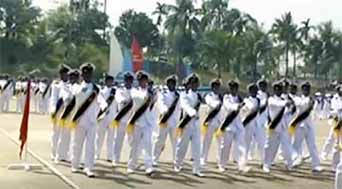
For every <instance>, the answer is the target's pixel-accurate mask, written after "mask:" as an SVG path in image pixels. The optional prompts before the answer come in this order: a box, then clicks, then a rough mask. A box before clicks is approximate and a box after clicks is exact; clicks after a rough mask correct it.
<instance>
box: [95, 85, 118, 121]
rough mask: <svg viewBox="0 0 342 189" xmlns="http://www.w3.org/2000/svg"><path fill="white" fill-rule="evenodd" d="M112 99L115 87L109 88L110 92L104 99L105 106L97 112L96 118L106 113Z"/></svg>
mask: <svg viewBox="0 0 342 189" xmlns="http://www.w3.org/2000/svg"><path fill="white" fill-rule="evenodd" d="M114 99H115V89H111V91H110V94H109V96H108V98H107V99H106V102H107V107H106V108H105V109H103V110H101V111H100V112H99V114H98V115H97V118H100V117H101V116H102V115H103V114H104V113H107V111H108V109H109V107H110V106H111V105H112V102H113V101H114Z"/></svg>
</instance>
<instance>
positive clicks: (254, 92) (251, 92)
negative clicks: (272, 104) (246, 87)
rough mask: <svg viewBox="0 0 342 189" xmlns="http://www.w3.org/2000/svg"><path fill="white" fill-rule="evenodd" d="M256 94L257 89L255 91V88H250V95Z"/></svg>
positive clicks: (254, 95)
mask: <svg viewBox="0 0 342 189" xmlns="http://www.w3.org/2000/svg"><path fill="white" fill-rule="evenodd" d="M257 94H258V91H257V90H256V89H252V90H251V91H250V95H251V96H252V97H256V96H257Z"/></svg>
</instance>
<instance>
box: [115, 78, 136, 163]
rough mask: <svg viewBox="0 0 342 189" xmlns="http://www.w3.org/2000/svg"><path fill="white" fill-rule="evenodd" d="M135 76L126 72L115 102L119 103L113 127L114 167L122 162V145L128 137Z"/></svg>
mask: <svg viewBox="0 0 342 189" xmlns="http://www.w3.org/2000/svg"><path fill="white" fill-rule="evenodd" d="M133 80H134V76H133V75H132V74H131V73H129V72H126V73H125V74H124V84H123V86H120V87H118V88H117V89H116V94H115V101H116V103H117V108H118V111H117V114H116V115H115V117H114V121H113V125H112V126H113V127H114V128H115V141H114V161H113V166H116V165H117V164H118V163H119V162H120V157H121V150H122V145H123V142H124V140H125V136H126V128H127V124H128V119H129V117H130V116H131V112H132V107H133V100H132V98H131V89H132V84H133Z"/></svg>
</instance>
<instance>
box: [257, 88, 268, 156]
mask: <svg viewBox="0 0 342 189" xmlns="http://www.w3.org/2000/svg"><path fill="white" fill-rule="evenodd" d="M257 97H258V98H259V103H260V104H259V105H260V107H259V108H261V107H263V108H264V110H263V111H262V112H260V111H259V115H258V118H257V119H258V120H257V126H256V128H255V132H254V133H255V134H254V135H255V138H254V141H255V143H256V145H257V149H258V151H259V156H260V159H261V160H263V159H264V153H265V140H266V127H267V121H268V110H267V109H268V108H267V105H268V103H267V100H268V94H267V93H266V92H263V91H261V90H259V91H258V95H257Z"/></svg>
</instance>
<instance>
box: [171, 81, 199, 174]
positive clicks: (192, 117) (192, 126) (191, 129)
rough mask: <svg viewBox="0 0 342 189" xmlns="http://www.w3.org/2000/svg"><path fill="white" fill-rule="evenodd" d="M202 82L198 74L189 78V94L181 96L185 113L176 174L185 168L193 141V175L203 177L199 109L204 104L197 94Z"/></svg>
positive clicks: (178, 132)
mask: <svg viewBox="0 0 342 189" xmlns="http://www.w3.org/2000/svg"><path fill="white" fill-rule="evenodd" d="M199 84H200V81H199V78H198V76H197V75H196V74H192V75H190V76H188V78H187V81H186V85H188V86H189V87H190V89H189V90H188V91H187V92H184V93H182V94H181V97H180V106H181V109H182V112H183V115H182V119H181V120H180V122H179V123H178V125H177V130H176V134H177V137H178V138H177V143H176V161H175V165H174V170H175V172H180V171H181V170H182V166H183V160H184V157H185V155H186V152H187V148H188V145H189V142H190V141H191V152H192V154H191V155H192V158H193V163H192V173H193V174H194V175H195V176H198V177H203V176H204V175H203V174H202V173H201V170H200V168H201V167H200V158H201V157H200V156H201V154H200V153H201V132H200V126H199V113H198V110H199V107H200V105H201V102H202V98H201V96H200V94H199V93H198V92H197V88H198V87H199Z"/></svg>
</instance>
